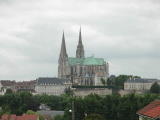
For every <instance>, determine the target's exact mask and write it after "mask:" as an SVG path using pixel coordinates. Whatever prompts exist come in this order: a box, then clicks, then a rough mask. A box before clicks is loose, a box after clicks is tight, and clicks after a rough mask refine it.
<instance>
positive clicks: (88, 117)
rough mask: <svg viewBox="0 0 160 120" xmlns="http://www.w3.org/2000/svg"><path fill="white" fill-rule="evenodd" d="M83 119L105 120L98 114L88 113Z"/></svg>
mask: <svg viewBox="0 0 160 120" xmlns="http://www.w3.org/2000/svg"><path fill="white" fill-rule="evenodd" d="M84 120H105V119H104V118H103V117H102V116H101V115H99V114H90V115H88V116H86V117H85V119H84Z"/></svg>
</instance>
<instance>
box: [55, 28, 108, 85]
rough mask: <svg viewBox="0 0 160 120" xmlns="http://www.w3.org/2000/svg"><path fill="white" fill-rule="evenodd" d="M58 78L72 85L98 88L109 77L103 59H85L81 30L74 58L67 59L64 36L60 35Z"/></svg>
mask: <svg viewBox="0 0 160 120" xmlns="http://www.w3.org/2000/svg"><path fill="white" fill-rule="evenodd" d="M58 77H59V78H63V79H70V80H71V82H72V83H73V85H87V86H99V85H103V84H102V83H103V82H102V79H103V80H107V78H108V77H109V64H108V63H107V62H106V61H105V60H104V59H103V58H95V57H93V56H92V57H86V56H85V50H84V46H83V43H82V35H81V29H80V31H79V41H78V45H77V50H76V57H68V54H67V50H66V44H65V35H64V32H63V35H62V44H61V51H60V56H59V60H58Z"/></svg>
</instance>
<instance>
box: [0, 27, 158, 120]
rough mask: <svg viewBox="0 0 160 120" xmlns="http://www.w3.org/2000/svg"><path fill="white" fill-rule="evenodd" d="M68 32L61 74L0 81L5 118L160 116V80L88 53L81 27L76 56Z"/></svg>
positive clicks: (154, 119) (147, 119)
mask: <svg viewBox="0 0 160 120" xmlns="http://www.w3.org/2000/svg"><path fill="white" fill-rule="evenodd" d="M66 43H67V41H65V33H64V32H63V33H62V42H61V48H60V53H59V58H57V64H58V68H57V71H58V74H57V77H39V78H36V79H35V80H28V81H19V82H17V81H15V80H1V81H0V120H128V119H129V120H159V119H160V117H159V116H160V112H159V108H160V100H159V98H160V96H159V94H160V80H158V79H154V78H142V77H141V76H135V75H134V76H133V75H117V76H116V75H110V72H109V63H108V62H107V60H105V59H104V58H97V57H95V56H86V55H85V47H87V46H85V45H84V44H83V39H82V33H81V28H80V30H79V34H78V45H77V49H76V50H75V53H76V54H75V56H74V57H70V56H69V55H68V52H67V48H66Z"/></svg>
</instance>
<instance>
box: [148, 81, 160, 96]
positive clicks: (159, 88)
mask: <svg viewBox="0 0 160 120" xmlns="http://www.w3.org/2000/svg"><path fill="white" fill-rule="evenodd" d="M150 92H151V93H156V94H158V93H160V85H159V84H158V83H157V82H155V83H154V84H153V85H152V86H151V88H150Z"/></svg>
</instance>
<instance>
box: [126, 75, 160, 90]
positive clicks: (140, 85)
mask: <svg viewBox="0 0 160 120" xmlns="http://www.w3.org/2000/svg"><path fill="white" fill-rule="evenodd" d="M155 82H158V80H157V79H144V78H130V79H128V80H127V81H126V82H125V83H124V90H137V91H146V90H150V88H151V86H152V85H153V83H155Z"/></svg>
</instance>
